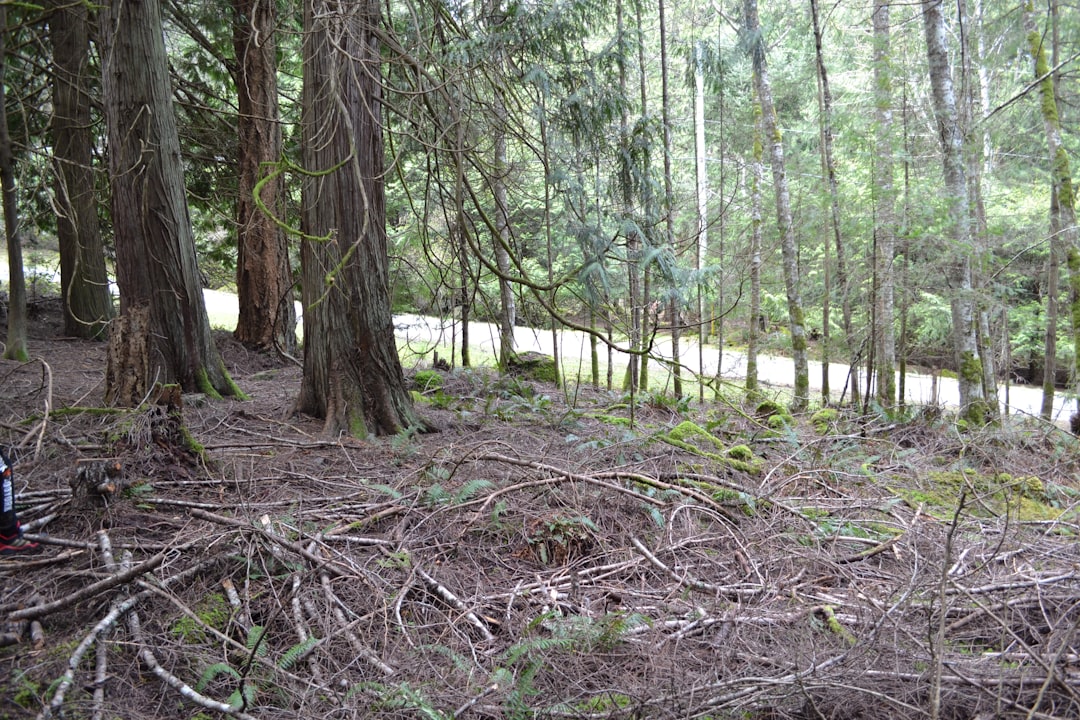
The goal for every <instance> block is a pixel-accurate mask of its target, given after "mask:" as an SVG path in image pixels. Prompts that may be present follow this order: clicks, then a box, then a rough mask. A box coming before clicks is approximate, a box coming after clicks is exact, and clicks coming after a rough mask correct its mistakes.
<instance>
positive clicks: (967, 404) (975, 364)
mask: <svg viewBox="0 0 1080 720" xmlns="http://www.w3.org/2000/svg"><path fill="white" fill-rule="evenodd" d="M923 21H924V28H925V31H926V55H927V64H928V66H929V70H930V86H931V89H932V92H933V100H934V113H935V115H936V116H937V126H938V135H939V138H940V140H941V148H942V162H943V174H944V179H945V194H946V202H947V204H948V208H949V218H948V219H949V230H950V232H949V235H950V240H951V241H952V243H951V245H952V247H951V253H950V256H951V257H950V258H949V259H948V274H949V282H950V285H951V286H952V288H951V289H952V297H951V298H950V308H951V311H952V344H953V362H954V363H955V366H956V375H957V385H958V386H959V390H960V415H961V417H962V418H964V419H965V420H968V421H970V422H976V423H982V422H985V420H986V418H987V414H988V410H989V407H988V406H987V403H986V399H985V395H984V394H983V376H982V360H981V358H980V356H979V344H978V339H977V337H976V332H975V300H974V288H973V284H972V273H971V247H972V238H971V212H970V199H969V197H968V186H967V179H966V177H965V173H964V157H963V139H962V137H961V135H960V126H959V123H958V122H957V113H956V94H955V92H954V91H953V81H952V68H951V66H950V63H949V56H948V48H947V44H946V33H945V18H944V16H943V15H942V0H925V1H924V3H923Z"/></svg>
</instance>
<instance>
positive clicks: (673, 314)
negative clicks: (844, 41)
mask: <svg viewBox="0 0 1080 720" xmlns="http://www.w3.org/2000/svg"><path fill="white" fill-rule="evenodd" d="M657 12H658V13H659V15H660V88H661V98H660V105H661V115H662V116H663V125H664V236H665V237H664V243H665V244H666V245H667V247H668V248H670V249H671V252H675V207H674V206H675V190H674V186H673V183H672V179H671V154H672V152H673V151H672V147H671V95H670V92H669V88H668V57H667V45H668V37H667V17H666V16H667V13H666V12H664V0H659V3H658V9H657ZM676 295H677V293H672V297H671V300H670V301H669V302H668V315H669V316H670V319H671V376H672V380H673V390H674V393H675V397H677V398H679V397H682V394H683V390H682V360H681V358H680V353H681V349H680V347H679V344H680V341H681V339H682V317H681V312H680V310H681V300H680V298H679V297H676Z"/></svg>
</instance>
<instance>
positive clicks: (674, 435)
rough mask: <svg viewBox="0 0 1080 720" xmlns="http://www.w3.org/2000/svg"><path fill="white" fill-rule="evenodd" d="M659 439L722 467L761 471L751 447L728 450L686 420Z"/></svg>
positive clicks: (714, 438)
mask: <svg viewBox="0 0 1080 720" xmlns="http://www.w3.org/2000/svg"><path fill="white" fill-rule="evenodd" d="M657 437H658V438H659V439H660V440H663V441H664V442H666V443H668V444H669V445H674V446H675V447H677V448H680V449H682V450H686V451H687V452H692V453H694V454H695V455H700V456H701V457H704V458H708V459H710V460H714V461H716V462H718V463H720V464H721V465H726V466H727V467H731V468H735V469H736V470H742V471H743V472H746V473H757V472H760V470H761V462H760V461H759V460H755V459H754V453H753V451H751V450H750V448H749V447H747V446H746V445H736V446H735V447H734V448H731V450H728V449H727V448H726V447H725V446H724V443H723V442H721V441H720V439H719V438H717V437H716V436H715V435H713V434H712V433H710V432H709V431H708V430H706V429H705V428H703V427H701V426H700V425H698V424H697V423H692V422H690V421H689V420H684V421H683V422H681V423H679V424H678V425H676V426H675V427H673V428H671V430H669V431H668V432H666V433H661V434H659V435H658V436H657ZM718 451H720V452H718ZM732 451H735V453H734V455H732ZM721 452H722V453H723V454H721Z"/></svg>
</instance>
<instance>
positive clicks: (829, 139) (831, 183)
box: [810, 0, 859, 407]
mask: <svg viewBox="0 0 1080 720" xmlns="http://www.w3.org/2000/svg"><path fill="white" fill-rule="evenodd" d="M810 18H811V24H812V25H813V28H814V56H815V58H816V66H817V77H818V85H819V94H818V101H819V103H820V109H821V164H822V169H823V170H824V171H825V180H826V184H827V186H828V198H829V224H830V225H831V226H832V236H833V242H834V243H835V245H836V282H837V284H838V285H839V286H840V315H841V322H843V325H844V338H845V340H846V341H847V346H848V357H849V358H850V361H849V363H848V364H849V365H850V366H851V368H852V376H853V377H857V375H858V373H857V372H855V367H856V365H857V360H858V341H857V340H856V338H855V329H854V327H853V326H852V320H851V281H850V278H849V277H848V271H847V256H846V253H845V248H844V242H843V234H842V232H841V229H840V189H839V183H838V181H837V178H836V162H835V161H834V159H833V121H832V117H833V109H832V105H833V102H832V90H831V89H830V88H829V74H828V72H826V69H825V56H824V51H823V49H822V44H823V43H822V32H821V20H820V17H819V14H818V4H817V0H810ZM827 272H828V268H826V273H827ZM825 292H826V293H828V292H830V288H826V291H825ZM827 302H828V295H826V303H827ZM825 307H826V312H825V313H824V317H823V319H822V324H823V328H822V330H823V336H824V337H828V335H827V333H828V329H827V328H828V324H829V313H828V311H827V310H828V305H827V304H826V306H825ZM828 350H829V348H828V345H826V347H825V349H824V358H823V360H822V363H821V394H822V402H824V403H825V404H828V403H829V401H830V392H829V358H828ZM858 387H859V383H858V382H857V381H856V382H852V383H851V391H852V392H851V401H852V404H853V405H855V406H856V407H857V406H858V404H859V391H858Z"/></svg>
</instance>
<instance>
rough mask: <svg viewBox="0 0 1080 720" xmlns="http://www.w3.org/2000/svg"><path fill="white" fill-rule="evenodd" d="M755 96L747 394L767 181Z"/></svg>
mask: <svg viewBox="0 0 1080 720" xmlns="http://www.w3.org/2000/svg"><path fill="white" fill-rule="evenodd" d="M752 92H753V94H754V101H753V105H754V143H753V149H752V155H751V157H750V318H749V320H748V322H747V332H746V392H747V394H748V395H751V396H754V395H756V394H757V392H758V362H757V361H758V344H759V342H760V338H761V222H762V209H761V202H762V201H761V186H762V183H763V182H764V179H765V168H764V162H763V160H762V158H763V155H764V146H763V143H762V134H763V129H762V121H761V102H760V101H759V100H758V98H757V90H753V91H752Z"/></svg>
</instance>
